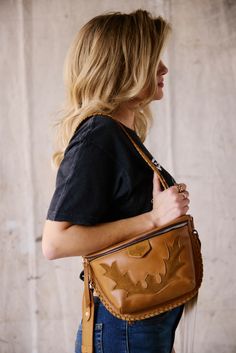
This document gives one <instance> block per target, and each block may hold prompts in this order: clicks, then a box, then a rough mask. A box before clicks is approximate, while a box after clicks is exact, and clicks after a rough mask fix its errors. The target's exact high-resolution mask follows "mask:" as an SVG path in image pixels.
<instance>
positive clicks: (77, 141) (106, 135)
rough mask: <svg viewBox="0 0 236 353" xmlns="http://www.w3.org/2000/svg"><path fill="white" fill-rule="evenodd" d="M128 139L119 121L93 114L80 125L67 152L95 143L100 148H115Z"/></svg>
mask: <svg viewBox="0 0 236 353" xmlns="http://www.w3.org/2000/svg"><path fill="white" fill-rule="evenodd" d="M124 139H127V137H125V135H124V132H123V131H122V129H121V127H120V126H119V123H118V122H117V121H115V119H113V118H111V117H107V116H104V115H99V114H97V115H92V116H90V117H88V118H86V119H85V120H83V121H82V123H81V124H80V125H79V126H78V128H77V129H76V131H75V133H74V135H73V137H72V138H71V140H70V142H69V145H68V147H67V152H68V150H70V149H71V148H73V147H76V146H81V145H90V146H91V145H93V146H95V147H97V148H100V149H105V150H107V151H108V150H111V151H112V150H114V148H119V147H120V146H119V145H121V144H123V140H124Z"/></svg>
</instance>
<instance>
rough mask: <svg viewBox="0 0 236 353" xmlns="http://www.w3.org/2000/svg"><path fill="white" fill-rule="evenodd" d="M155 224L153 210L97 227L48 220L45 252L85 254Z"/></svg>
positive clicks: (52, 255)
mask: <svg viewBox="0 0 236 353" xmlns="http://www.w3.org/2000/svg"><path fill="white" fill-rule="evenodd" d="M153 227H154V222H153V220H152V216H151V213H150V212H147V213H143V214H141V215H139V216H135V217H130V218H126V219H121V220H118V221H114V222H107V223H101V224H98V225H94V226H84V225H73V224H71V223H70V222H58V221H50V220H46V222H45V225H44V230H43V243H42V247H43V254H44V256H45V257H46V258H47V259H49V260H53V259H57V258H61V257H68V256H80V255H82V256H83V255H87V254H89V253H92V252H95V251H98V250H101V249H103V248H106V247H108V246H110V245H112V244H115V243H118V242H120V241H122V240H126V239H129V238H132V237H133V236H135V235H136V234H138V233H141V232H144V231H148V230H151V229H152V228H153Z"/></svg>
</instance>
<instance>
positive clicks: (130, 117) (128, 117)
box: [112, 105, 134, 130]
mask: <svg viewBox="0 0 236 353" xmlns="http://www.w3.org/2000/svg"><path fill="white" fill-rule="evenodd" d="M112 116H113V118H114V119H117V120H119V121H120V122H121V123H122V124H124V125H126V126H127V127H129V128H130V129H132V130H134V111H133V110H132V109H130V108H129V107H127V106H125V105H123V106H120V107H119V109H117V111H116V112H114V113H113V114H112Z"/></svg>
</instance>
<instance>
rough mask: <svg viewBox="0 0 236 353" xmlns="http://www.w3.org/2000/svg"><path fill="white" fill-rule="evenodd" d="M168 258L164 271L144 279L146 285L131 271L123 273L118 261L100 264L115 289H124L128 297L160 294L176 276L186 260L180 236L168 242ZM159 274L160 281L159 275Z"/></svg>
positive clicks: (150, 274) (165, 261)
mask: <svg viewBox="0 0 236 353" xmlns="http://www.w3.org/2000/svg"><path fill="white" fill-rule="evenodd" d="M166 247H167V253H168V256H167V258H163V261H164V264H165V271H164V273H159V274H158V273H148V274H147V275H146V277H145V279H144V283H145V285H144V286H143V285H142V283H141V281H138V282H137V283H135V282H134V281H133V280H132V278H131V277H130V274H129V271H126V272H125V273H122V271H121V270H120V269H119V268H118V266H117V263H116V261H114V262H112V264H111V266H109V265H107V264H103V263H102V264H100V266H102V267H103V269H104V270H105V273H104V276H106V277H108V278H110V279H111V280H112V281H114V282H115V285H114V287H113V290H117V289H123V290H124V291H126V293H127V297H128V296H131V295H134V294H158V293H159V292H161V291H162V290H164V289H165V288H166V287H167V286H169V285H170V283H171V281H172V280H174V279H175V278H176V273H177V271H178V270H179V269H180V268H181V267H183V266H184V262H181V260H180V254H181V252H182V250H183V249H184V246H183V245H181V244H180V242H179V237H176V238H175V240H174V242H173V244H172V245H171V244H168V243H166ZM158 276H159V279H160V280H159V281H157V277H158Z"/></svg>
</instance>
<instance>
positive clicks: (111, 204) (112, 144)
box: [47, 115, 175, 225]
mask: <svg viewBox="0 0 236 353" xmlns="http://www.w3.org/2000/svg"><path fill="white" fill-rule="evenodd" d="M123 126H124V127H125V129H126V131H127V132H128V133H129V134H130V135H131V137H132V138H133V139H134V140H135V142H136V143H137V144H138V145H139V146H140V147H141V149H142V150H143V151H144V152H145V153H146V155H147V156H148V157H149V158H150V159H151V160H152V161H153V163H154V165H155V166H156V167H157V168H158V169H159V170H160V171H161V173H162V175H163V177H164V178H165V180H166V182H167V184H168V185H169V186H171V185H174V183H175V180H174V179H173V177H172V176H171V175H170V174H169V173H168V172H167V171H166V170H165V169H164V168H163V167H162V166H161V165H160V164H158V162H157V161H156V160H155V159H154V158H153V156H152V155H151V154H150V152H149V151H148V150H147V149H146V147H145V146H144V145H143V143H142V142H141V140H140V138H139V137H138V135H137V134H136V133H135V131H134V130H132V129H130V128H128V127H126V126H125V125H123ZM152 189H153V170H152V169H151V168H150V166H149V165H148V164H147V163H146V162H145V160H144V159H143V158H142V157H141V156H140V154H139V153H138V151H137V150H136V149H135V147H134V146H133V144H132V143H131V141H130V140H129V138H128V137H127V136H126V134H125V132H124V131H123V130H122V128H121V127H120V126H119V124H118V123H117V122H116V121H114V120H112V119H111V118H108V117H105V116H101V115H94V116H92V117H89V118H87V119H86V120H84V121H83V122H82V123H81V124H80V126H79V127H78V128H77V129H76V131H75V133H74V135H73V137H72V138H71V140H70V142H69V144H68V146H67V148H66V151H65V154H64V158H63V160H62V162H61V164H60V166H59V169H58V172H57V177H56V188H55V191H54V194H53V197H52V200H51V203H50V206H49V209H48V213H47V219H50V220H53V221H68V222H71V223H73V224H81V225H94V224H97V223H104V222H110V221H115V220H118V219H123V218H128V217H132V216H137V215H139V214H141V213H144V212H148V211H150V210H151V209H152V203H151V200H152Z"/></svg>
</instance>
